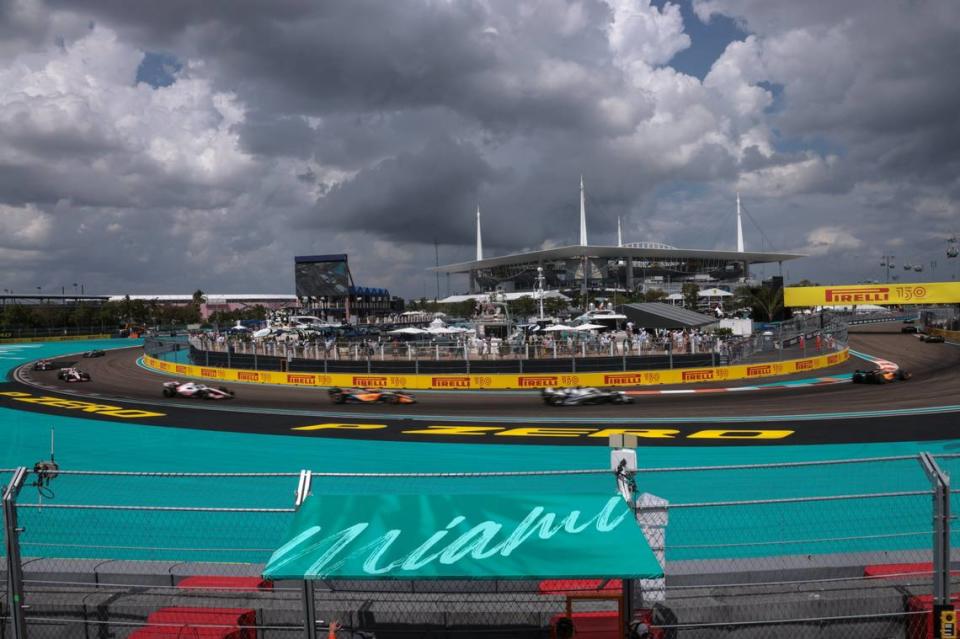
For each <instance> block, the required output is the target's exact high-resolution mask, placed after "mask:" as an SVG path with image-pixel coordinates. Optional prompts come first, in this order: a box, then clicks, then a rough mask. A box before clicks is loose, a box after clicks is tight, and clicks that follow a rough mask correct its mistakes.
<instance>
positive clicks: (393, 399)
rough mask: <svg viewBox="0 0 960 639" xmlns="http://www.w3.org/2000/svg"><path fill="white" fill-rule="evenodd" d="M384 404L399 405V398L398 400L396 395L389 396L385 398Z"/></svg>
mask: <svg viewBox="0 0 960 639" xmlns="http://www.w3.org/2000/svg"><path fill="white" fill-rule="evenodd" d="M386 402H387V403H388V404H399V403H400V398H399V397H398V396H396V395H389V396H388V397H387V399H386Z"/></svg>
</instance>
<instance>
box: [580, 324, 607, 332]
mask: <svg viewBox="0 0 960 639" xmlns="http://www.w3.org/2000/svg"><path fill="white" fill-rule="evenodd" d="M598 328H607V327H606V326H601V325H600V324H589V323H588V324H580V325H579V326H572V327H571V329H572V330H574V331H595V330H597V329H598Z"/></svg>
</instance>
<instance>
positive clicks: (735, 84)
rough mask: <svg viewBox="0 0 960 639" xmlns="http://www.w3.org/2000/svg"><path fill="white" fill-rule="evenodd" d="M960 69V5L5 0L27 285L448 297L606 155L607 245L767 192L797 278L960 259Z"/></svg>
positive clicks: (724, 228) (553, 210) (6, 133)
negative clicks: (891, 262) (317, 281)
mask: <svg viewBox="0 0 960 639" xmlns="http://www.w3.org/2000/svg"><path fill="white" fill-rule="evenodd" d="M958 64H960V2H957V1H956V0H844V1H843V2H836V1H834V0H810V1H806V2H797V1H795V0H780V1H773V0H681V1H680V2H679V3H673V2H664V1H663V0H403V1H399V2H393V1H388V0H375V1H371V0H342V1H340V0H334V1H330V2H316V1H314V0H269V1H263V0H204V1H203V2H197V1H196V0H165V1H164V2H139V1H131V0H48V1H46V2H44V1H41V0H0V288H2V289H7V290H14V291H16V292H30V291H35V290H36V287H38V286H40V287H42V290H43V291H45V292H58V293H59V291H60V288H61V287H62V286H65V287H66V289H67V291H68V292H70V291H71V289H72V287H73V284H74V283H82V284H84V286H85V290H86V291H87V292H88V293H89V292H100V293H122V292H130V293H151V292H154V293H175V292H191V291H193V290H194V289H196V288H202V289H203V290H204V291H207V292H236V293H241V292H246V293H255V292H276V293H290V292H292V290H293V256H294V255H298V254H300V255H302V254H318V253H348V254H349V255H350V264H351V269H352V270H353V273H354V277H355V279H356V280H357V283H358V284H361V285H367V286H385V287H387V288H389V289H390V290H391V291H392V292H393V293H395V294H401V295H405V296H408V297H409V296H419V295H423V294H425V293H426V294H429V295H431V296H432V295H433V294H434V292H435V290H436V288H435V287H436V285H435V280H434V276H433V275H432V274H430V273H428V272H426V270H425V269H426V268H428V267H430V266H432V265H433V263H434V258H435V256H434V241H435V240H436V241H437V242H438V243H439V252H440V261H441V262H442V263H448V262H456V261H463V260H466V259H471V258H472V254H473V250H474V249H473V241H474V235H473V232H474V218H473V215H474V210H475V208H476V206H477V203H478V202H479V204H480V207H481V209H482V215H483V225H484V244H485V248H486V252H487V254H488V255H493V254H500V253H507V252H514V251H518V250H522V249H525V248H537V247H542V246H551V245H562V244H569V243H574V241H575V239H576V237H577V232H578V222H577V213H578V180H579V176H580V175H581V174H582V175H583V176H584V180H585V182H586V185H587V193H588V217H589V223H588V226H589V232H590V239H591V243H614V242H615V240H616V220H617V217H618V216H620V217H621V218H622V219H623V227H624V239H625V240H626V241H637V240H651V241H661V242H666V243H669V244H672V245H675V246H681V247H690V248H716V249H732V248H734V246H735V234H734V229H735V222H734V202H735V199H734V198H735V195H734V194H735V193H736V191H738V190H739V191H740V193H741V195H742V197H743V201H744V206H745V208H746V210H747V211H748V212H749V219H748V220H746V221H745V235H746V241H747V247H748V249H761V248H763V249H778V250H789V251H799V252H804V253H806V254H808V255H810V256H811V257H809V258H806V259H804V260H801V261H798V262H793V263H790V264H789V265H788V266H787V268H786V270H787V275H788V278H789V279H790V280H798V279H800V278H802V277H808V278H811V279H815V280H819V281H824V282H826V281H833V282H843V281H856V280H861V279H865V278H879V277H882V272H881V268H880V265H879V263H880V260H881V256H882V255H884V254H894V255H896V256H897V260H898V262H899V263H902V262H904V261H909V262H912V263H918V262H920V263H923V264H924V266H925V267H926V271H925V272H924V273H923V274H922V276H921V275H915V274H910V275H908V274H905V273H904V272H903V271H902V270H900V274H901V275H902V277H903V278H905V279H912V280H916V279H918V278H920V277H922V278H923V279H933V278H936V279H949V278H951V277H953V276H955V274H956V272H957V262H960V259H954V260H948V259H947V258H946V254H945V249H946V238H947V237H948V236H950V235H951V234H952V233H960V82H958V75H957V70H956V69H957V65H958ZM931 262H933V263H935V264H936V266H932V264H931ZM898 269H899V266H898ZM772 271H773V269H769V270H768V273H772ZM465 286H466V282H465V281H460V280H456V279H454V280H453V281H451V282H450V289H451V291H453V292H456V291H460V290H462V289H463V288H465ZM446 290H447V282H446V281H443V282H442V291H441V292H442V293H446Z"/></svg>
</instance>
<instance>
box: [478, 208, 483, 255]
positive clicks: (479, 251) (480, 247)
mask: <svg viewBox="0 0 960 639" xmlns="http://www.w3.org/2000/svg"><path fill="white" fill-rule="evenodd" d="M482 259H483V237H482V236H481V235H480V204H479V203H478V204H477V261H478V262H479V261H480V260H482Z"/></svg>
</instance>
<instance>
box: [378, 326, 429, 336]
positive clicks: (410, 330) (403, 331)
mask: <svg viewBox="0 0 960 639" xmlns="http://www.w3.org/2000/svg"><path fill="white" fill-rule="evenodd" d="M388 334H389V335H428V334H429V331H425V330H423V329H422V328H414V327H412V326H408V327H406V328H395V329H394V330H392V331H388Z"/></svg>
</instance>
